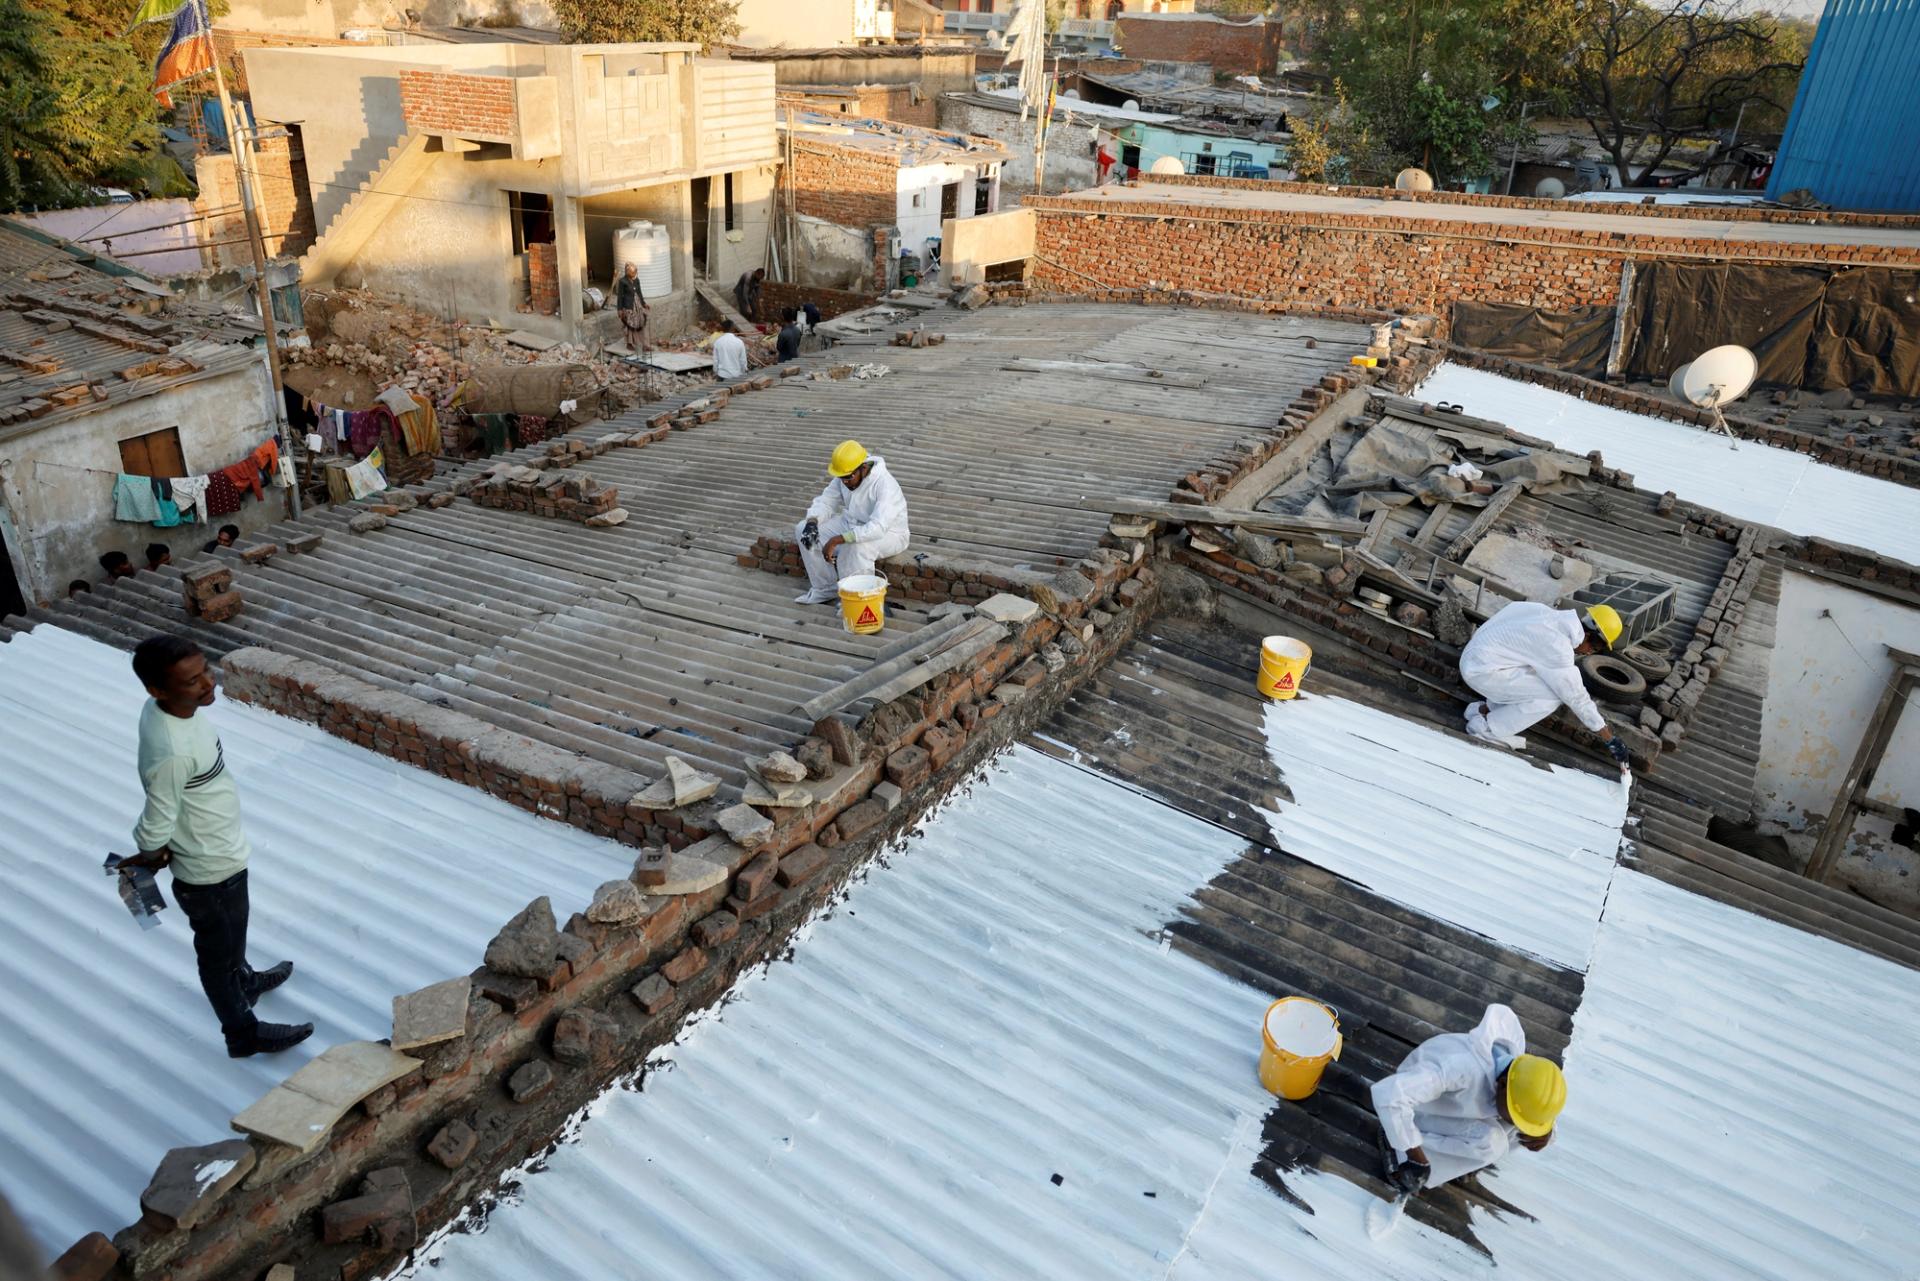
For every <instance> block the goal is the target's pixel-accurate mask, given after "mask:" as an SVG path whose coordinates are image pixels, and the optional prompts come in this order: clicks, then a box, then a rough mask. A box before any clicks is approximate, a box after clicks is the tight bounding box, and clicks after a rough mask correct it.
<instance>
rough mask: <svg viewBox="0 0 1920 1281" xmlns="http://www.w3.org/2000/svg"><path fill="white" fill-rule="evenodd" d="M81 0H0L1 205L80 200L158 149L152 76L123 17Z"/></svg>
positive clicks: (135, 169)
mask: <svg viewBox="0 0 1920 1281" xmlns="http://www.w3.org/2000/svg"><path fill="white" fill-rule="evenodd" d="M84 2H85V0H81V3H76V4H72V5H69V4H61V3H56V2H54V0H0V210H13V209H21V208H39V207H59V206H63V205H72V204H84V203H86V202H87V189H88V188H89V187H90V186H93V185H95V184H97V183H100V182H102V181H107V180H110V179H111V178H112V177H113V175H115V174H117V173H130V172H139V171H140V170H141V168H142V167H143V166H144V165H145V164H146V163H147V159H148V157H150V156H151V155H152V154H153V153H154V152H156V151H157V150H158V148H159V144H160V131H159V118H160V109H159V105H158V104H157V103H156V102H155V101H154V99H153V95H152V93H151V91H150V85H151V83H152V74H151V71H150V70H149V67H148V64H147V62H146V61H145V60H144V59H143V58H142V56H141V55H140V54H138V53H136V52H135V49H134V45H133V43H132V42H131V41H130V40H129V39H127V38H126V37H125V36H124V35H123V34H122V33H121V31H120V30H118V29H117V28H119V27H124V26H125V15H124V14H120V15H117V16H115V17H113V18H108V17H106V16H105V15H104V14H101V13H98V12H95V11H92V10H90V9H88V8H85V7H82V6H83V4H84ZM126 7H127V9H128V11H131V5H128V6H126ZM116 24H117V27H116Z"/></svg>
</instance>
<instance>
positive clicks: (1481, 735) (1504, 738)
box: [1467, 717, 1527, 752]
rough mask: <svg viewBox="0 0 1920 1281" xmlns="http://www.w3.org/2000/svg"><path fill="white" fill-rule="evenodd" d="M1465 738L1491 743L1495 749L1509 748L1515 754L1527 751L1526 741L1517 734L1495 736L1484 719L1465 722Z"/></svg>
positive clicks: (1479, 718)
mask: <svg viewBox="0 0 1920 1281" xmlns="http://www.w3.org/2000/svg"><path fill="white" fill-rule="evenodd" d="M1467 737H1468V738H1477V739H1479V740H1480V741H1481V742H1483V743H1492V744H1493V745H1494V746H1495V747H1510V748H1512V749H1513V750H1514V751H1516V752H1524V751H1525V750H1526V749H1527V740H1526V739H1524V738H1522V737H1520V736H1519V735H1518V734H1496V733H1494V732H1493V730H1492V729H1490V728H1488V726H1487V721H1486V718H1485V717H1478V718H1476V719H1474V720H1470V721H1468V722H1467Z"/></svg>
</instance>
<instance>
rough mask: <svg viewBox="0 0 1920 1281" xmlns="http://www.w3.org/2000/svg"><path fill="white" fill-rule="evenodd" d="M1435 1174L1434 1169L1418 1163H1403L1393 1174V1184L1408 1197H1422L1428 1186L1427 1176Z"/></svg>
mask: <svg viewBox="0 0 1920 1281" xmlns="http://www.w3.org/2000/svg"><path fill="white" fill-rule="evenodd" d="M1432 1173H1433V1167H1432V1166H1429V1165H1422V1164H1420V1163H1419V1162H1418V1161H1402V1162H1401V1163H1400V1168H1399V1169H1397V1170H1395V1171H1394V1172H1393V1184H1394V1186H1395V1187H1397V1188H1399V1189H1400V1190H1401V1191H1402V1192H1404V1193H1406V1194H1407V1195H1408V1196H1418V1195H1420V1190H1421V1189H1422V1188H1424V1187H1426V1186H1427V1176H1428V1175H1430V1174H1432Z"/></svg>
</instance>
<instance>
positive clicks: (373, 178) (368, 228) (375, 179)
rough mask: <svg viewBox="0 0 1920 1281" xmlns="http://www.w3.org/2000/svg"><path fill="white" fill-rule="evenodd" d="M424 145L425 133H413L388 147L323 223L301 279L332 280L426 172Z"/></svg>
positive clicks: (311, 281) (319, 282) (303, 263)
mask: <svg viewBox="0 0 1920 1281" xmlns="http://www.w3.org/2000/svg"><path fill="white" fill-rule="evenodd" d="M426 146H427V140H426V137H425V136H424V135H422V134H409V135H407V136H406V137H404V138H402V139H400V141H398V142H396V143H394V144H393V146H392V147H390V148H388V149H387V154H386V156H385V158H383V159H382V160H381V161H380V163H379V164H378V165H376V166H374V169H373V172H372V173H370V174H368V175H367V177H366V178H365V179H364V180H363V181H362V182H361V184H360V189H359V190H358V191H356V192H354V193H353V195H352V196H350V197H348V199H347V203H346V204H344V205H342V206H340V210H339V212H338V213H336V214H334V216H333V217H332V218H331V219H329V220H328V222H327V225H326V226H325V227H323V228H321V230H320V234H319V236H318V237H317V238H316V239H315V240H314V242H313V247H312V248H310V249H308V250H307V252H306V253H305V254H304V255H302V256H301V258H300V280H301V283H302V284H305V285H309V286H315V285H329V284H332V283H333V280H334V277H335V276H337V275H338V274H339V273H340V272H341V270H343V269H344V268H345V267H346V266H347V265H348V264H349V263H351V262H352V261H353V260H354V258H355V257H357V256H358V255H359V253H360V251H361V250H362V249H364V248H366V245H367V242H368V241H369V240H371V239H372V238H373V234H374V232H376V231H378V230H379V229H380V225H381V224H382V223H384V222H385V221H386V220H387V215H389V214H391V213H392V212H393V211H394V209H395V208H396V207H397V206H398V205H399V202H400V201H401V200H402V199H404V198H405V196H406V192H407V190H408V188H409V187H411V186H412V185H413V182H414V180H415V179H416V178H418V177H419V176H420V175H421V174H422V173H424V172H425V170H426V167H427V165H428V164H429V163H430V162H429V159H428V155H427V150H426Z"/></svg>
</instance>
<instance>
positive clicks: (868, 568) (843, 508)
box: [793, 440, 911, 605]
mask: <svg viewBox="0 0 1920 1281" xmlns="http://www.w3.org/2000/svg"><path fill="white" fill-rule="evenodd" d="M827 476H828V480H827V487H826V488H825V489H823V490H821V491H820V497H818V498H816V499H814V500H813V505H812V506H811V507H808V508H807V518H806V519H805V520H803V521H801V522H800V523H799V524H798V525H796V526H795V527H794V531H793V533H794V539H795V541H797V542H798V543H799V544H800V559H801V561H802V562H804V563H805V564H806V567H807V578H808V579H809V580H810V581H811V582H812V584H813V585H812V587H810V588H809V589H808V590H806V591H804V592H802V593H800V595H798V596H796V597H794V599H795V600H796V601H798V602H799V603H800V604H802V605H824V604H826V603H827V602H828V601H831V600H835V599H837V598H838V597H839V594H840V591H839V582H840V580H841V579H842V578H851V577H852V576H854V575H855V574H871V573H872V572H873V567H874V564H875V563H876V562H878V561H882V560H885V559H886V558H887V557H889V556H898V555H899V554H900V553H901V552H903V551H905V550H907V540H908V539H909V538H910V537H911V535H910V534H909V533H908V530H907V496H906V495H905V494H903V493H901V492H900V484H899V482H898V481H896V480H894V478H893V473H892V472H890V471H888V470H887V460H886V459H884V458H880V457H877V456H875V455H872V454H869V453H867V451H866V449H865V448H864V447H862V446H861V444H860V442H859V441H857V440H843V441H841V442H840V443H839V444H838V445H837V446H835V447H834V451H833V458H832V459H831V460H830V461H829V463H828V465H827Z"/></svg>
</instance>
